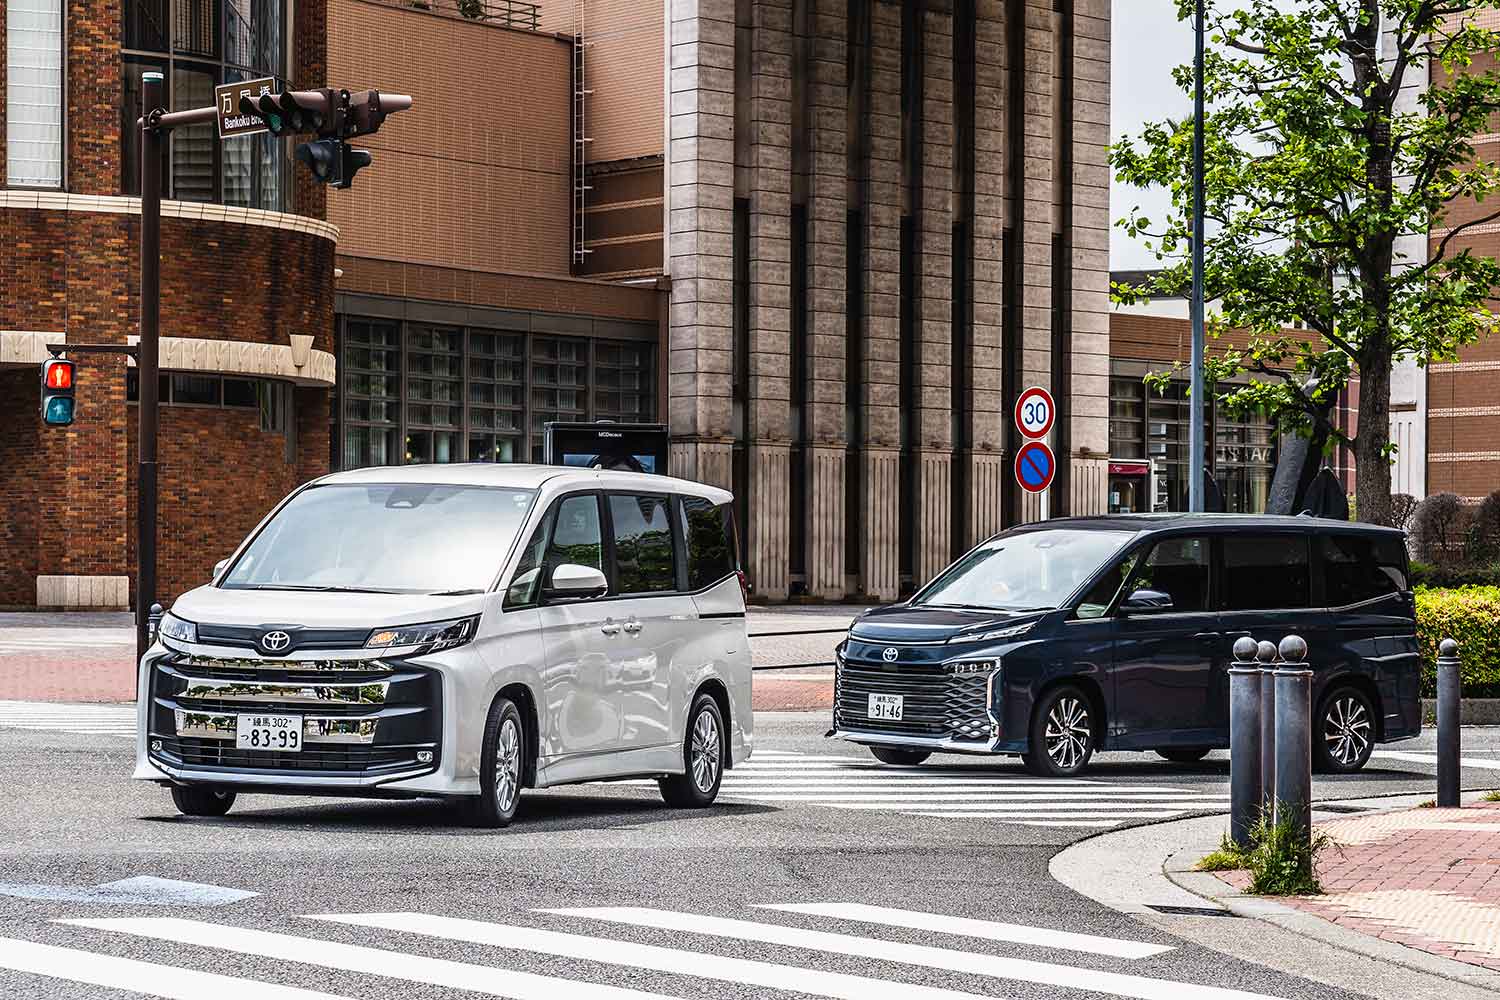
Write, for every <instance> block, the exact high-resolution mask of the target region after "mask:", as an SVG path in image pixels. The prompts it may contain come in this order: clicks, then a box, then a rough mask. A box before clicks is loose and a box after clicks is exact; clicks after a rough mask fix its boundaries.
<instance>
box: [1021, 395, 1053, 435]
mask: <svg viewBox="0 0 1500 1000" xmlns="http://www.w3.org/2000/svg"><path fill="white" fill-rule="evenodd" d="M1015 418H1016V427H1018V428H1019V429H1020V431H1021V433H1022V434H1024V435H1025V436H1026V437H1029V438H1040V437H1046V436H1047V432H1048V431H1050V430H1052V422H1053V421H1054V420H1055V419H1056V418H1057V407H1056V406H1055V405H1054V404H1053V402H1052V393H1050V392H1048V391H1047V390H1046V389H1043V388H1042V387H1041V386H1039V385H1034V386H1032V387H1031V388H1029V389H1027V390H1025V391H1024V392H1022V393H1021V395H1020V396H1019V397H1017V399H1016V413H1015Z"/></svg>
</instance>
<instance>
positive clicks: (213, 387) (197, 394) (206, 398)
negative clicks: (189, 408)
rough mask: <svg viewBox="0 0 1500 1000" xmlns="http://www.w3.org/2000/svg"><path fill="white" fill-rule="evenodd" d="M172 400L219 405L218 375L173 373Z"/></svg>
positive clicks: (201, 404)
mask: <svg viewBox="0 0 1500 1000" xmlns="http://www.w3.org/2000/svg"><path fill="white" fill-rule="evenodd" d="M172 402H174V403H177V404H188V405H196V406H216V405H218V402H219V379H218V377H217V376H214V375H173V376H172Z"/></svg>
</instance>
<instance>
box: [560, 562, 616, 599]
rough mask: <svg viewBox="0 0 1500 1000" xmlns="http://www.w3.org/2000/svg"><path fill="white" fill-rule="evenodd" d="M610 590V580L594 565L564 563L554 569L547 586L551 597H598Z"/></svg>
mask: <svg viewBox="0 0 1500 1000" xmlns="http://www.w3.org/2000/svg"><path fill="white" fill-rule="evenodd" d="M608 591H609V580H608V579H607V578H606V577H605V576H604V574H603V573H602V572H601V571H599V570H597V569H595V568H594V567H592V566H579V565H578V564H577V563H563V564H562V565H561V566H558V567H557V568H556V569H554V570H553V571H552V581H551V583H550V585H549V586H548V587H547V593H548V595H549V596H551V597H562V598H582V597H598V596H599V595H601V594H604V593H607V592H608Z"/></svg>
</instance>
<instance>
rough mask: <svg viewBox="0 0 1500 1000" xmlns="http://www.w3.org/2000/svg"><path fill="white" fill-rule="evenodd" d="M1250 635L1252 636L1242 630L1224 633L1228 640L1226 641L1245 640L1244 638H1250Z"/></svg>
mask: <svg viewBox="0 0 1500 1000" xmlns="http://www.w3.org/2000/svg"><path fill="white" fill-rule="evenodd" d="M1249 635H1250V633H1249V632H1247V631H1245V630H1243V629H1241V630H1240V631H1238V632H1225V633H1224V638H1226V639H1244V638H1248V637H1249Z"/></svg>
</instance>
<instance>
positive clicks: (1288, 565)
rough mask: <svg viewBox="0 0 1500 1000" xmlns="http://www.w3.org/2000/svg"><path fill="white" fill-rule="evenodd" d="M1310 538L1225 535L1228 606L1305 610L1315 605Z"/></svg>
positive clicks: (1225, 592)
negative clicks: (1313, 603)
mask: <svg viewBox="0 0 1500 1000" xmlns="http://www.w3.org/2000/svg"><path fill="white" fill-rule="evenodd" d="M1310 579H1311V578H1310V571H1309V569H1308V562H1307V537H1306V536H1304V535H1226V536H1224V602H1223V604H1224V607H1225V609H1226V610H1229V611H1258V610H1262V609H1266V608H1305V607H1307V606H1308V605H1309V604H1310V603H1311V585H1310Z"/></svg>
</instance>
